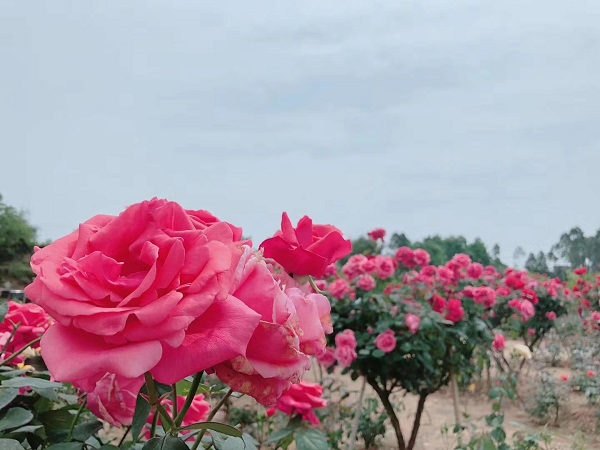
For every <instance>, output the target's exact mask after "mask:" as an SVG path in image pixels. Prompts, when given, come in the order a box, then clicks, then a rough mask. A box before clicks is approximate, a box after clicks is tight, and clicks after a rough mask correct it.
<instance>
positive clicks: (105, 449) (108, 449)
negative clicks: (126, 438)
mask: <svg viewBox="0 0 600 450" xmlns="http://www.w3.org/2000/svg"><path fill="white" fill-rule="evenodd" d="M98 450H119V447H117V446H116V445H112V444H104V445H103V446H102V447H100V448H99V449H98Z"/></svg>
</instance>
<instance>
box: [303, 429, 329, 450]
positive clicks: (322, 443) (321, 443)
mask: <svg viewBox="0 0 600 450" xmlns="http://www.w3.org/2000/svg"><path fill="white" fill-rule="evenodd" d="M296 447H297V449H298V450H329V444H328V443H327V439H326V438H325V436H324V435H323V433H320V432H319V431H317V430H306V429H301V430H298V432H297V433H296Z"/></svg>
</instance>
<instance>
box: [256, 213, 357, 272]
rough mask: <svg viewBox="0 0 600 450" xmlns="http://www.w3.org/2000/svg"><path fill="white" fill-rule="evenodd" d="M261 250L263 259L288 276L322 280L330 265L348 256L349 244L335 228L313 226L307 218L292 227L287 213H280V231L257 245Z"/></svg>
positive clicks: (350, 247)
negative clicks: (279, 266)
mask: <svg viewBox="0 0 600 450" xmlns="http://www.w3.org/2000/svg"><path fill="white" fill-rule="evenodd" d="M260 248H262V249H263V251H264V255H265V257H266V258H272V259H274V260H275V261H277V262H278V263H279V264H281V265H282V266H283V268H284V269H285V270H286V271H287V272H288V273H292V274H294V275H299V276H305V275H311V276H313V277H316V278H321V277H323V274H324V273H325V268H326V267H327V266H328V265H329V264H331V263H334V262H336V261H339V260H340V259H342V258H344V257H345V256H348V255H349V254H350V252H351V251H352V243H351V242H350V241H349V240H347V239H344V236H343V235H342V232H341V231H340V230H338V229H337V228H336V227H334V226H332V225H313V223H312V220H311V219H310V217H308V216H304V217H303V218H302V219H300V221H299V222H298V226H297V228H294V227H293V226H292V222H291V221H290V218H289V217H288V215H287V213H283V215H282V218H281V231H278V232H277V233H276V234H275V236H274V237H272V238H270V239H267V240H266V241H264V242H263V243H262V244H260Z"/></svg>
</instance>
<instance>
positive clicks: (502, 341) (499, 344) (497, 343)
mask: <svg viewBox="0 0 600 450" xmlns="http://www.w3.org/2000/svg"><path fill="white" fill-rule="evenodd" d="M492 345H493V346H494V348H495V349H496V350H498V351H499V352H501V351H502V350H504V348H505V347H506V338H505V337H504V335H502V334H497V335H496V336H494V343H493V344H492Z"/></svg>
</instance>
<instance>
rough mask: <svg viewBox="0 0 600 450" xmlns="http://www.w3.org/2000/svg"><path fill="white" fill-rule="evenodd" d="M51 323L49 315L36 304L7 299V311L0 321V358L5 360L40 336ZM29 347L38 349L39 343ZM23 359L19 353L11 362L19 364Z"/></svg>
mask: <svg viewBox="0 0 600 450" xmlns="http://www.w3.org/2000/svg"><path fill="white" fill-rule="evenodd" d="M51 323H52V319H51V318H50V316H48V314H46V312H45V311H44V310H43V309H42V308H40V307H39V306H38V305H35V304H33V303H17V302H13V301H9V302H8V312H7V314H6V316H5V318H4V321H3V322H2V323H0V349H1V350H2V356H1V358H2V360H6V359H7V358H9V357H10V356H12V354H13V353H15V352H17V351H19V350H21V349H22V348H23V347H24V346H26V345H27V344H28V343H30V342H32V341H34V340H35V339H37V338H39V337H40V336H42V335H43V334H44V333H45V332H46V330H47V329H48V327H50V325H51ZM31 347H32V349H39V348H40V344H39V343H35V344H33V345H32V346H31ZM23 361H24V356H23V355H22V354H21V355H19V356H17V357H16V358H14V359H13V360H12V364H13V365H16V364H20V363H22V362H23Z"/></svg>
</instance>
